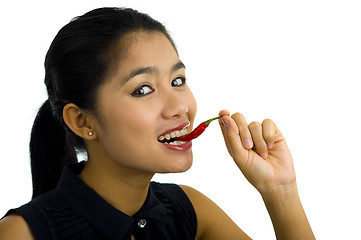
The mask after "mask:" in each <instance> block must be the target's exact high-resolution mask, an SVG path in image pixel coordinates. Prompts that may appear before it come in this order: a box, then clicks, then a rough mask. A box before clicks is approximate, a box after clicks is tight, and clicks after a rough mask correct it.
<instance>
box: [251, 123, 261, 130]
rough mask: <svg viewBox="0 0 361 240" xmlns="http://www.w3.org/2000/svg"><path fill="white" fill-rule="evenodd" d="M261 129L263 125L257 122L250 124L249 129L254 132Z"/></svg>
mask: <svg viewBox="0 0 361 240" xmlns="http://www.w3.org/2000/svg"><path fill="white" fill-rule="evenodd" d="M261 127H262V125H261V124H260V123H259V122H256V121H254V122H251V123H250V124H249V128H250V129H252V130H256V129H259V128H261Z"/></svg>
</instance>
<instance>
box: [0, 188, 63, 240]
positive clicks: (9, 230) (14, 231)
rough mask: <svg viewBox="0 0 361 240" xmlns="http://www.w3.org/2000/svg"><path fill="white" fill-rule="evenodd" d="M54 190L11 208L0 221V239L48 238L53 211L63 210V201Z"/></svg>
mask: <svg viewBox="0 0 361 240" xmlns="http://www.w3.org/2000/svg"><path fill="white" fill-rule="evenodd" d="M56 195H57V194H56V193H55V191H50V192H48V193H45V194H42V195H39V196H38V197H36V198H34V199H33V200H31V201H30V202H28V203H26V204H24V205H22V206H21V207H19V208H16V209H11V210H9V211H8V212H7V214H6V215H5V217H4V218H3V220H1V222H0V239H49V238H51V233H50V230H49V224H50V223H51V220H52V219H51V218H52V215H53V214H54V212H55V213H56V212H61V213H63V212H64V211H63V210H64V207H63V206H64V204H65V203H64V201H62V199H60V198H59V197H57V196H56ZM6 237H9V238H6Z"/></svg>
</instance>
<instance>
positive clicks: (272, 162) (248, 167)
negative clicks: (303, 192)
mask: <svg viewBox="0 0 361 240" xmlns="http://www.w3.org/2000/svg"><path fill="white" fill-rule="evenodd" d="M220 115H221V116H223V117H222V121H220V125H221V130H222V133H223V136H224V140H225V143H226V146H227V149H228V152H229V153H230V155H231V156H232V158H233V160H234V161H235V163H236V165H237V166H238V168H239V169H240V170H241V171H242V173H243V175H244V176H245V177H246V178H247V180H248V181H249V182H250V183H251V184H252V185H253V186H254V187H255V188H256V189H257V190H258V191H259V192H260V194H261V195H262V198H263V200H264V203H265V205H266V208H267V210H268V213H269V215H270V217H271V220H272V223H273V227H274V230H275V234H276V237H277V239H278V240H283V239H292V240H297V239H302V240H313V239H315V237H314V235H313V232H312V229H311V227H310V225H309V223H308V220H307V217H306V214H305V212H304V210H303V207H302V204H301V201H300V197H299V195H298V190H297V184H296V175H295V171H294V168H293V160H292V157H291V153H290V151H289V149H288V146H287V144H286V141H285V139H284V137H283V135H282V133H281V132H280V131H279V129H278V128H277V126H276V125H275V124H274V123H273V121H271V120H270V119H266V120H264V121H263V122H262V124H261V123H258V122H252V123H251V124H249V125H248V124H247V122H246V119H245V118H244V117H243V115H242V114H240V113H236V114H233V115H232V117H230V116H228V115H229V112H228V111H225V110H224V111H221V112H220ZM247 143H249V144H247Z"/></svg>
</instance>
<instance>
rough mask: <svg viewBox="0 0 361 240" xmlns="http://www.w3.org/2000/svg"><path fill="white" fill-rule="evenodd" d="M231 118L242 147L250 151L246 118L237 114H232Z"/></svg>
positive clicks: (249, 134) (250, 141)
mask: <svg viewBox="0 0 361 240" xmlns="http://www.w3.org/2000/svg"><path fill="white" fill-rule="evenodd" d="M232 118H233V119H234V121H235V122H236V123H237V125H238V129H239V135H240V137H241V140H242V144H243V147H244V148H247V149H251V148H252V147H253V141H252V136H251V133H250V131H249V128H248V124H247V121H246V118H245V117H244V116H243V115H242V114H241V113H239V112H237V113H235V114H233V115H232Z"/></svg>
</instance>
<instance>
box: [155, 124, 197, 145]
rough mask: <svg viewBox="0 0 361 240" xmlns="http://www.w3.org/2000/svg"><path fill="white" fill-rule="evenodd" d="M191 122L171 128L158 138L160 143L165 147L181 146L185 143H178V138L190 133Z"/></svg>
mask: <svg viewBox="0 0 361 240" xmlns="http://www.w3.org/2000/svg"><path fill="white" fill-rule="evenodd" d="M189 125H190V123H189V122H185V123H182V124H180V125H178V126H176V127H173V128H170V129H168V130H167V131H165V132H164V133H162V135H160V136H159V137H158V139H157V140H158V142H160V143H162V144H164V145H172V146H181V145H183V144H185V142H181V141H178V139H177V137H180V136H183V135H186V134H187V133H188V130H187V127H188V126H189Z"/></svg>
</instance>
